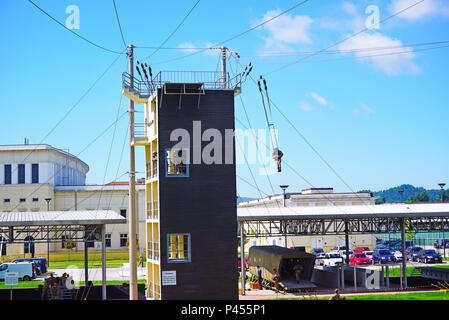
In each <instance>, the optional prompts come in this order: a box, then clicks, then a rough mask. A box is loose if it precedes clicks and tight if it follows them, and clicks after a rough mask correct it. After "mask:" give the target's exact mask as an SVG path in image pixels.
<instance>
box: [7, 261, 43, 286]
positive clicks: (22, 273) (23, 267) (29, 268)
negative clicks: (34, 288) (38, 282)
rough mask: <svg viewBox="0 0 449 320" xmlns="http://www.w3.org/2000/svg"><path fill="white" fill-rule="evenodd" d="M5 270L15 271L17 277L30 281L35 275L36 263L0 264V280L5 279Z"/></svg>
mask: <svg viewBox="0 0 449 320" xmlns="http://www.w3.org/2000/svg"><path fill="white" fill-rule="evenodd" d="M7 272H17V273H18V275H19V279H21V280H23V281H30V280H31V279H34V278H35V277H36V265H35V264H34V263H33V262H7V263H2V264H0V280H5V274H6V273H7Z"/></svg>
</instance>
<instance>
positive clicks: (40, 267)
mask: <svg viewBox="0 0 449 320" xmlns="http://www.w3.org/2000/svg"><path fill="white" fill-rule="evenodd" d="M26 261H32V262H34V263H35V264H36V266H37V270H36V271H37V274H38V275H39V274H41V273H46V272H47V259H46V258H20V259H15V260H13V261H12V262H26Z"/></svg>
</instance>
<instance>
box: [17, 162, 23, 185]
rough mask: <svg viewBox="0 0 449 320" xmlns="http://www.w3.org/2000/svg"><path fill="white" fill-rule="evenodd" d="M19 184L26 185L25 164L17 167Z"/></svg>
mask: <svg viewBox="0 0 449 320" xmlns="http://www.w3.org/2000/svg"><path fill="white" fill-rule="evenodd" d="M17 183H18V184H25V165H24V164H19V165H17Z"/></svg>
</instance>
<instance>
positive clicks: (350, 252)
mask: <svg viewBox="0 0 449 320" xmlns="http://www.w3.org/2000/svg"><path fill="white" fill-rule="evenodd" d="M353 254H354V251H352V250H349V257H351V255H353ZM340 255H341V257H342V258H343V261H346V250H344V251H343V252H342V253H341V254H340Z"/></svg>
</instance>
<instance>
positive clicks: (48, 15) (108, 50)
mask: <svg viewBox="0 0 449 320" xmlns="http://www.w3.org/2000/svg"><path fill="white" fill-rule="evenodd" d="M28 2H29V3H31V4H32V5H33V6H35V7H36V8H37V9H39V10H40V11H41V12H42V13H44V14H45V15H46V16H47V17H49V18H50V19H52V20H53V21H54V22H56V23H57V24H59V25H60V26H61V27H63V28H64V29H66V30H68V31H70V32H71V33H73V34H74V35H75V36H77V37H78V38H80V39H82V40H84V41H86V42H87V43H90V44H91V45H93V46H95V47H97V48H100V49H102V50H104V51H107V52H111V53H116V54H120V55H121V54H123V51H122V52H119V51H115V50H111V49H108V48H105V47H103V46H100V45H99V44H96V43H95V42H92V41H90V40H89V39H86V38H85V37H83V36H82V35H80V34H78V33H76V32H75V31H73V30H71V29H69V28H67V27H66V26H65V25H64V24H63V23H61V22H59V21H58V20H56V19H55V18H53V17H52V16H51V15H50V14H49V13H47V12H46V11H45V10H44V9H42V8H41V7H39V6H38V5H37V4H35V3H34V2H33V1H31V0H28Z"/></svg>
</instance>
